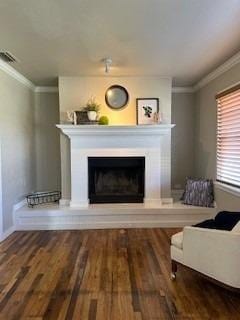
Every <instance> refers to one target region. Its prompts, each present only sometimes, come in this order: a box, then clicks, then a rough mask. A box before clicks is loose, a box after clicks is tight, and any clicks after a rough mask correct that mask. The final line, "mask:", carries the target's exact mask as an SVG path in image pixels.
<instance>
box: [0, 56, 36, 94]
mask: <svg viewBox="0 0 240 320" xmlns="http://www.w3.org/2000/svg"><path fill="white" fill-rule="evenodd" d="M0 70H2V71H4V72H5V73H7V74H8V75H9V76H11V77H12V78H14V79H15V80H17V81H19V82H20V83H22V84H24V85H25V86H27V87H28V88H30V89H31V90H33V91H34V89H35V85H34V84H33V83H32V82H31V81H30V80H28V79H27V78H26V77H24V76H23V75H22V74H21V73H20V72H18V71H17V70H16V69H14V68H13V67H11V66H10V65H9V64H7V63H6V62H4V61H2V60H0Z"/></svg>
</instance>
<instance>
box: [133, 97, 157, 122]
mask: <svg viewBox="0 0 240 320" xmlns="http://www.w3.org/2000/svg"><path fill="white" fill-rule="evenodd" d="M136 107H137V124H156V123H157V122H158V120H157V119H158V117H159V99H158V98H137V99H136Z"/></svg>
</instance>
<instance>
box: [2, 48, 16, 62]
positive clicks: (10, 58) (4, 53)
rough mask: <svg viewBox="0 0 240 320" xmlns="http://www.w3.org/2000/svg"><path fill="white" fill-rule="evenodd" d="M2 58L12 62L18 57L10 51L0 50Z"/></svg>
mask: <svg viewBox="0 0 240 320" xmlns="http://www.w3.org/2000/svg"><path fill="white" fill-rule="evenodd" d="M0 59H2V60H3V61H4V62H7V63H12V62H16V61H17V59H16V58H15V57H14V55H12V54H11V53H10V52H8V51H2V50H1V51H0Z"/></svg>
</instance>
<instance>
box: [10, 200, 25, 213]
mask: <svg viewBox="0 0 240 320" xmlns="http://www.w3.org/2000/svg"><path fill="white" fill-rule="evenodd" d="M26 204H27V201H26V199H23V200H21V201H19V202H18V203H15V204H14V205H13V211H16V210H18V209H20V208H22V207H24V206H25V205H26Z"/></svg>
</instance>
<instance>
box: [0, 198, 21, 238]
mask: <svg viewBox="0 0 240 320" xmlns="http://www.w3.org/2000/svg"><path fill="white" fill-rule="evenodd" d="M26 203H27V201H26V199H23V200H21V201H19V202H18V203H15V204H14V205H13V210H12V218H13V226H11V227H10V228H8V229H7V230H6V231H4V232H3V233H2V234H1V235H0V242H2V241H4V240H5V239H7V238H8V237H9V236H10V235H11V234H12V233H13V232H14V231H16V227H15V226H16V223H15V216H16V211H17V210H19V209H21V208H22V207H24V206H25V205H26Z"/></svg>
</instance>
